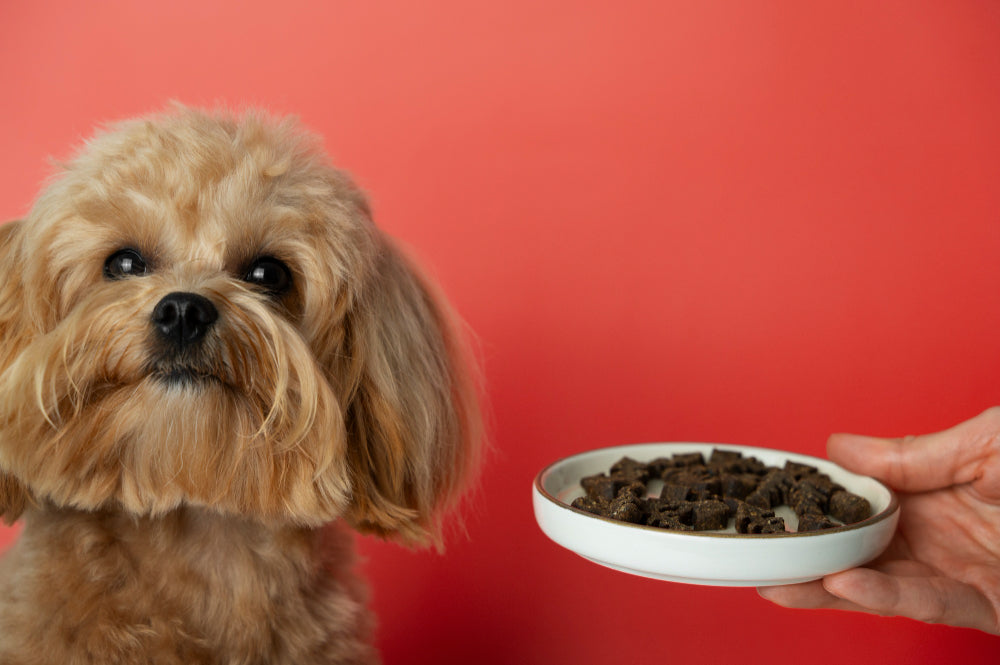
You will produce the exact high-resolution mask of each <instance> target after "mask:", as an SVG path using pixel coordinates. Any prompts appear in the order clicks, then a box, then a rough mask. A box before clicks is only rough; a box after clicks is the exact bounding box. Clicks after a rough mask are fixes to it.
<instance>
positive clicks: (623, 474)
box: [573, 449, 871, 534]
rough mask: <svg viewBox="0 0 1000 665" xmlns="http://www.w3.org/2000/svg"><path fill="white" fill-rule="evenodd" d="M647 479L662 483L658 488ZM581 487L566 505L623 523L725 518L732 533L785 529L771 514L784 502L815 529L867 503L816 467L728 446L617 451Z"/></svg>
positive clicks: (713, 527) (804, 525)
mask: <svg viewBox="0 0 1000 665" xmlns="http://www.w3.org/2000/svg"><path fill="white" fill-rule="evenodd" d="M654 483H662V487H660V488H659V490H658V491H659V493H658V494H657V495H656V496H653V495H652V493H654V492H657V489H656V488H655V487H654ZM580 486H581V487H583V490H584V492H585V494H584V495H583V496H581V497H580V498H578V499H576V500H575V501H573V507H574V508H578V509H580V510H584V511H586V512H588V513H593V514H594V515H600V516H602V517H610V518H611V519H615V520H619V521H622V522H629V523H630V524H643V525H646V526H655V527H659V528H662V529H670V530H673V531H717V530H720V529H725V528H726V527H727V526H728V525H729V523H730V519H732V521H733V523H734V525H735V527H736V531H737V533H752V534H767V533H785V532H786V531H787V530H788V529H787V528H786V526H785V520H784V519H782V518H781V517H779V516H777V515H775V514H774V509H775V508H777V507H778V506H783V505H784V506H789V507H790V508H791V509H792V511H793V512H794V513H795V515H796V517H797V518H798V527H797V530H798V531H819V530H822V529H831V528H833V527H836V526H840V525H841V524H853V523H854V522H860V521H861V520H864V519H867V518H868V517H870V516H871V505H870V504H869V503H868V500H867V499H865V498H864V497H861V496H858V495H857V494H852V493H851V492H848V491H847V490H846V489H844V488H843V487H841V486H840V485H838V484H836V483H835V482H833V481H832V480H831V479H830V477H829V476H827V475H826V474H823V473H820V472H819V470H818V469H816V467H813V466H809V465H808V464H800V463H798V462H785V465H784V467H775V466H767V465H766V464H764V463H763V462H761V461H760V460H758V459H757V458H756V457H744V456H743V454H742V453H740V452H739V451H734V450H718V449H716V450H713V451H712V454H711V455H710V456H709V458H708V461H707V462H706V461H705V457H704V456H703V455H702V454H701V453H683V454H678V455H674V456H673V457H658V458H656V459H654V460H653V461H651V462H647V463H643V462H638V461H636V460H634V459H632V458H630V457H623V458H622V459H620V460H618V461H617V462H615V463H614V464H613V465H612V466H611V469H610V471H609V473H607V474H604V473H600V474H597V475H594V476H587V477H585V478H582V479H581V480H580Z"/></svg>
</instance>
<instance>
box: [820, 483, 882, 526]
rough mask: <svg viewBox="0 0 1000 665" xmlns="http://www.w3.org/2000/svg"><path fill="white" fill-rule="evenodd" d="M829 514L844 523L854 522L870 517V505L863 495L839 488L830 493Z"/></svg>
mask: <svg viewBox="0 0 1000 665" xmlns="http://www.w3.org/2000/svg"><path fill="white" fill-rule="evenodd" d="M830 514H831V515H832V516H833V517H834V518H835V519H838V520H840V521H841V522H843V523H844V524H854V523H855V522H860V521H861V520H866V519H868V518H869V517H871V514H872V507H871V504H870V503H868V499H866V498H864V497H863V496H858V495H857V494H853V493H851V492H848V491H846V490H840V491H838V492H834V493H833V494H832V495H830Z"/></svg>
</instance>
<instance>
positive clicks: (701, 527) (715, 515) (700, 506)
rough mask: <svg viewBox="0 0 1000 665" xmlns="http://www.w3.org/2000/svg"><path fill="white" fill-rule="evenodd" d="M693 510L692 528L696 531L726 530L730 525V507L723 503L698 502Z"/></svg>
mask: <svg viewBox="0 0 1000 665" xmlns="http://www.w3.org/2000/svg"><path fill="white" fill-rule="evenodd" d="M693 508H694V509H693V511H692V512H693V513H694V515H693V518H692V526H693V527H694V529H695V531H711V530H715V529H725V528H726V526H727V525H728V524H729V515H730V511H729V506H727V505H726V504H725V503H723V502H722V501H698V502H697V503H695V504H694V507H693Z"/></svg>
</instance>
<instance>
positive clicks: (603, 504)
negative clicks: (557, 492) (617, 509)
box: [570, 496, 610, 517]
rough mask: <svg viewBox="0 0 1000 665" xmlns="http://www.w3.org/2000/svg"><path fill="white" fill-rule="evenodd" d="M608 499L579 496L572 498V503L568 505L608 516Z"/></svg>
mask: <svg viewBox="0 0 1000 665" xmlns="http://www.w3.org/2000/svg"><path fill="white" fill-rule="evenodd" d="M609 504H610V502H609V501H602V500H600V499H595V498H594V497H591V496H581V497H579V498H577V499H573V503H571V504H570V505H571V506H573V507H574V508H579V509H580V510H585V511H586V512H588V513H592V514H594V515H600V516H602V517H608V506H609Z"/></svg>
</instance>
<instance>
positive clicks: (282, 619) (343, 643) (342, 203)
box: [0, 108, 479, 665]
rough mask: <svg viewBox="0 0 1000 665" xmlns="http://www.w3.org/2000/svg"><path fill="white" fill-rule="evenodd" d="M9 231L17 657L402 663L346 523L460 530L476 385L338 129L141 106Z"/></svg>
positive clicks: (8, 614) (5, 608) (9, 585)
mask: <svg viewBox="0 0 1000 665" xmlns="http://www.w3.org/2000/svg"><path fill="white" fill-rule="evenodd" d="M0 247H2V249H0V265H2V270H3V280H2V282H0V512H2V513H3V514H4V516H5V519H6V520H7V521H8V522H9V521H12V520H15V519H18V518H20V519H23V521H24V528H23V532H22V534H21V536H20V537H19V539H18V541H17V542H16V544H15V545H14V546H13V548H12V549H11V550H10V551H9V552H8V553H7V554H6V555H5V556H4V558H3V559H2V561H0V663H3V664H5V665H28V664H36V663H38V664H42V663H44V664H58V665H74V664H77V663H80V664H82V663H87V664H92V663H101V664H118V663H143V664H150V665H152V664H155V665H165V664H167V663H169V664H177V665H193V664H197V663H205V664H208V663H211V664H222V663H225V664H230V663H231V664H233V665H236V664H240V665H257V664H259V665H263V664H265V663H266V664H277V663H288V664H292V663H294V664H296V665H308V664H314V663H368V662H372V661H375V660H377V656H376V654H375V652H374V650H373V648H372V646H371V643H370V623H371V621H370V618H369V615H368V611H367V610H366V608H365V599H364V591H363V585H362V584H360V583H359V581H358V580H357V579H356V577H355V575H354V573H353V569H352V551H353V547H352V535H351V532H350V531H349V529H348V527H354V528H356V529H358V530H360V531H362V532H368V533H376V534H380V535H382V536H388V537H396V538H398V539H400V540H403V541H406V542H410V543H423V542H434V541H435V540H436V539H437V536H436V534H438V533H439V530H438V529H439V526H440V515H441V514H442V510H443V509H445V508H448V507H449V506H450V505H451V504H452V502H453V499H455V497H456V495H457V492H458V490H459V489H460V488H461V486H462V483H463V479H465V478H466V475H467V473H468V472H469V471H470V470H472V468H473V467H474V466H475V460H476V457H477V449H478V440H479V410H478V406H477V390H476V389H475V385H474V381H472V380H471V379H470V377H471V375H472V374H473V373H472V372H471V371H470V369H471V366H470V365H469V363H468V362H467V354H466V353H465V352H464V350H463V349H464V348H465V347H464V345H463V344H462V342H461V336H460V335H459V334H458V333H457V328H456V327H455V325H454V323H453V320H452V317H451V315H450V314H449V310H448V309H447V307H446V305H445V304H444V303H443V301H442V300H441V299H440V298H438V297H437V296H436V295H435V294H434V292H433V290H432V289H430V288H429V287H428V285H427V283H426V281H424V280H423V279H421V278H420V277H418V276H417V275H416V274H415V272H414V270H413V269H412V268H411V267H410V266H409V265H408V263H407V261H406V260H404V259H403V258H402V255H401V254H400V252H399V251H398V250H397V249H396V248H395V247H394V245H393V243H392V242H391V241H390V240H389V239H388V238H387V237H386V236H385V235H383V233H382V232H380V231H379V230H378V229H377V228H376V227H375V226H374V225H373V223H372V221H371V216H370V214H369V208H368V205H367V204H366V202H365V199H364V197H363V196H362V194H361V193H360V192H359V191H358V189H357V188H356V187H355V186H354V185H353V184H352V183H351V181H350V180H349V179H348V177H347V176H345V175H344V174H343V173H341V172H339V171H337V170H335V169H334V168H332V167H330V166H329V165H328V163H327V161H326V159H325V158H324V157H323V155H322V153H321V151H320V150H319V149H318V147H317V142H316V141H315V140H314V139H312V138H310V137H309V136H308V135H306V134H304V133H303V132H301V131H300V130H298V129H297V128H296V126H295V124H294V123H293V122H290V121H282V122H278V121H274V120H271V119H268V118H266V117H264V116H262V115H261V114H255V113H247V114H242V115H239V114H236V115H234V114H229V113H225V112H200V111H194V110H189V109H184V108H176V109H173V110H171V111H168V112H166V113H164V114H162V115H158V116H153V117H150V118H145V119H139V120H134V121H129V122H126V123H123V124H121V125H119V126H116V127H114V128H112V129H111V130H109V131H107V132H105V133H103V134H100V135H98V136H97V137H96V138H95V139H93V140H92V141H90V142H89V143H88V144H87V146H86V147H85V148H84V149H83V150H82V151H81V153H80V154H79V155H78V156H77V157H76V158H74V159H73V160H72V161H71V162H70V163H69V164H68V165H67V166H66V168H65V169H64V171H63V172H62V173H61V175H59V176H58V177H57V178H56V179H55V180H54V181H53V182H52V183H51V184H50V185H49V186H48V187H47V189H46V190H45V191H44V192H43V193H42V195H41V196H40V197H39V199H38V200H37V202H36V203H35V205H34V206H33V208H32V210H31V212H30V213H29V215H28V217H27V218H26V219H24V220H21V221H16V222H10V223H8V224H4V225H3V226H0Z"/></svg>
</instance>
